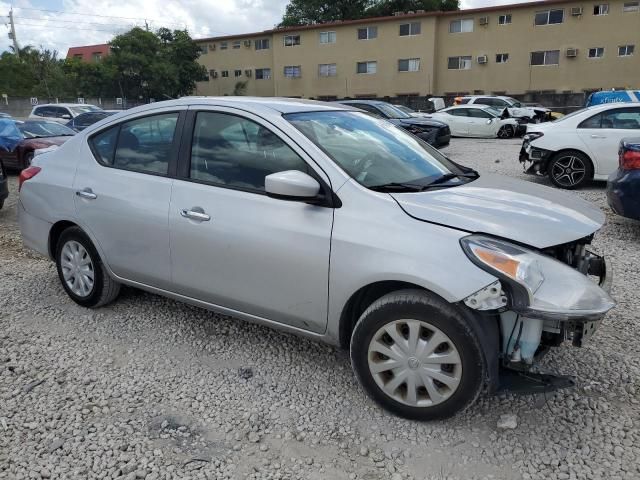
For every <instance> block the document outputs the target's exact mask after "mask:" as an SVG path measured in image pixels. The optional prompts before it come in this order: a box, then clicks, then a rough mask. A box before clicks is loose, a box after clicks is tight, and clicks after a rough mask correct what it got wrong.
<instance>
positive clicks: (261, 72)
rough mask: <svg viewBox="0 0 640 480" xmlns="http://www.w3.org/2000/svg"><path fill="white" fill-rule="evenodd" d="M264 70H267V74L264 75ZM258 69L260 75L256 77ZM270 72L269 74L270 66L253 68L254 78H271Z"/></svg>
mask: <svg viewBox="0 0 640 480" xmlns="http://www.w3.org/2000/svg"><path fill="white" fill-rule="evenodd" d="M265 70H269V76H267V77H265V76H264V71H265ZM258 71H260V75H261V76H260V77H258ZM271 77H272V74H271V67H264V68H256V69H255V74H254V78H255V79H256V80H271Z"/></svg>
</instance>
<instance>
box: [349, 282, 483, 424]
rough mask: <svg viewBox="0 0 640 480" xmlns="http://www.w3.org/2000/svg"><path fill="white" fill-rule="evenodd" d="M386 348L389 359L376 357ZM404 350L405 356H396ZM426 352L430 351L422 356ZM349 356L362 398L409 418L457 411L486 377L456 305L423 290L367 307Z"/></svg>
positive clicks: (478, 347) (398, 294)
mask: <svg viewBox="0 0 640 480" xmlns="http://www.w3.org/2000/svg"><path fill="white" fill-rule="evenodd" d="M385 329H386V330H385ZM388 332H391V333H392V334H393V337H392V336H391V335H390V334H389V333H388ZM409 332H416V333H411V334H410V333H409ZM436 335H438V337H436ZM394 338H395V339H396V340H398V341H395V340H394ZM410 338H414V339H417V340H416V341H415V343H414V344H415V345H417V346H418V348H417V349H413V350H411V349H410V347H408V345H409V339H410ZM436 338H437V339H438V340H436ZM389 340H391V342H389ZM403 341H404V342H406V343H403ZM435 342H438V343H437V344H436V343H435ZM385 347H386V348H387V350H386V352H387V353H389V354H393V355H387V356H385V355H384V354H381V352H380V350H382V351H385ZM436 347H437V348H436ZM407 349H408V351H409V352H410V353H408V354H404V353H398V352H406V351H407ZM420 349H422V358H420V357H421V355H420V353H419V351H420ZM425 350H426V351H428V350H431V351H433V353H432V354H427V355H425V354H426V351H425ZM350 353H351V365H352V367H353V370H354V372H355V374H356V376H357V378H358V380H359V382H360V384H361V385H362V387H363V388H364V390H365V391H366V392H367V394H368V395H369V396H370V397H371V398H372V399H373V400H374V401H375V402H376V403H378V404H379V405H380V406H381V407H383V408H385V409H386V410H389V411H390V412H392V413H393V414H395V415H398V416H400V417H404V418H408V419H412V420H437V419H443V418H447V417H450V416H452V415H454V414H456V413H458V412H461V411H462V410H464V409H465V408H467V407H468V406H469V405H471V404H472V403H473V402H474V401H475V400H476V399H477V398H478V395H479V394H480V392H481V391H482V389H483V387H484V380H483V379H484V378H486V371H487V367H486V362H485V360H484V358H485V357H484V355H483V353H482V347H481V345H480V340H479V339H478V337H477V336H476V334H475V333H474V331H473V328H472V327H471V325H470V324H469V320H468V319H467V318H466V317H465V316H464V315H463V314H462V313H461V312H459V311H458V310H457V308H456V307H454V306H452V305H451V304H449V303H447V302H446V301H444V300H443V299H441V298H440V297H438V296H436V295H434V294H432V293H429V292H426V291H422V290H401V291H397V292H392V293H389V294H388V295H385V296H383V297H382V298H380V299H378V300H376V301H375V302H374V303H373V304H371V305H370V306H369V308H367V310H366V311H365V312H364V313H363V314H362V316H361V317H360V319H359V320H358V322H357V324H356V326H355V328H354V331H353V335H352V337H351V348H350ZM414 354H415V356H414ZM444 356H446V357H444ZM444 358H446V359H448V360H451V362H452V363H447V362H446V360H444ZM396 365H397V367H396ZM391 366H393V369H391ZM429 366H430V368H429ZM372 368H374V369H376V370H377V371H376V372H374V371H372ZM403 377H404V380H403ZM409 377H412V378H409ZM436 377H437V378H436ZM445 378H446V380H445ZM440 379H441V380H444V381H446V382H447V384H445V383H443V382H442V381H441V380H440ZM414 382H415V383H414ZM411 386H413V389H411ZM383 388H386V389H387V391H390V392H391V393H387V391H385V390H384V389H383ZM411 391H413V392H415V394H411V393H410V392H411Z"/></svg>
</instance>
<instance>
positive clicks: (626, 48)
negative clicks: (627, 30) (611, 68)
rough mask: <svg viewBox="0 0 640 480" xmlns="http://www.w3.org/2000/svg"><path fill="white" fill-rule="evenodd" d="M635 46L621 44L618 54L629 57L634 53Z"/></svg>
mask: <svg viewBox="0 0 640 480" xmlns="http://www.w3.org/2000/svg"><path fill="white" fill-rule="evenodd" d="M635 48H636V47H635V45H620V46H619V47H618V56H620V57H629V56H631V55H633V51H634V50H635Z"/></svg>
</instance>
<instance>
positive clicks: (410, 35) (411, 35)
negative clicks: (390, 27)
mask: <svg viewBox="0 0 640 480" xmlns="http://www.w3.org/2000/svg"><path fill="white" fill-rule="evenodd" d="M406 25H408V27H409V30H408V32H407V33H406V34H404V35H403V34H402V27H404V26H406ZM416 25H417V28H418V32H417V33H416V32H414V31H413V30H414V29H413V27H415V26H416ZM398 30H399V31H398V36H399V37H415V36H416V35H422V23H421V22H407V23H401V24H400V25H399V26H398Z"/></svg>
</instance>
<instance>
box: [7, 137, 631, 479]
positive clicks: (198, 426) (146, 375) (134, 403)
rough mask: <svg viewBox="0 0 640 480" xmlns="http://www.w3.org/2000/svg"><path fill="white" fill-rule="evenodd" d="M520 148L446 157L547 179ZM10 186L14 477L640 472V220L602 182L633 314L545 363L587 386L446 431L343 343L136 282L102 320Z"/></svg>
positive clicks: (492, 145)
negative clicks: (369, 389)
mask: <svg viewBox="0 0 640 480" xmlns="http://www.w3.org/2000/svg"><path fill="white" fill-rule="evenodd" d="M519 145H520V142H519V141H518V140H506V141H497V140H469V139H454V140H452V143H451V145H450V146H449V147H448V148H446V149H445V150H444V151H445V153H446V154H447V155H449V156H450V157H451V158H452V159H454V160H456V161H458V162H461V163H463V164H465V165H468V166H471V167H473V168H476V169H478V170H479V171H480V172H481V173H487V172H496V173H501V174H506V175H509V176H512V177H518V178H523V179H525V180H526V181H538V182H541V183H546V181H545V180H541V179H532V178H531V177H529V176H526V175H524V174H522V169H521V167H520V165H519V164H518V162H517V160H516V159H517V154H518V150H519ZM10 188H11V197H10V199H9V201H8V203H7V204H6V206H5V208H4V209H3V210H0V479H39V478H51V479H88V478H91V479H93V478H96V479H99V478H105V479H106V478H109V479H111V478H120V479H126V480H134V479H147V480H158V479H173V478H185V479H186V478H188V479H219V478H222V479H224V478H233V479H236V478H237V479H321V478H322V479H324V478H327V479H369V480H373V479H392V480H402V479H429V480H431V479H434V480H436V479H437V480H445V479H450V480H468V479H476V480H480V479H487V480H488V479H514V480H515V479H557V480H561V479H611V480H616V479H625V480H630V479H638V478H640V425H639V423H640V403H639V397H638V392H639V391H640V380H639V379H640V341H639V340H638V339H639V338H640V323H639V321H638V320H639V317H640V313H639V312H640V301H639V300H638V298H639V295H638V293H639V292H640V248H639V247H640V224H639V223H637V222H631V221H627V220H625V219H623V218H620V217H617V216H614V215H613V214H612V212H611V211H610V210H609V209H608V207H607V206H606V201H605V196H604V185H603V184H594V185H592V186H590V187H588V188H586V189H584V190H581V191H579V192H570V193H568V195H579V196H581V197H583V198H586V199H588V200H590V201H592V202H594V203H596V204H597V205H598V206H599V207H601V208H602V209H603V210H604V211H605V212H606V214H607V223H606V225H605V226H604V227H603V229H602V230H601V232H600V233H599V234H598V235H597V237H596V239H595V242H594V249H595V250H596V251H598V252H600V253H604V254H606V255H608V256H609V258H610V259H611V261H612V263H613V266H614V271H615V279H614V284H613V287H614V290H613V295H614V297H615V298H616V299H617V301H618V302H619V304H618V307H617V308H616V309H615V310H614V311H613V312H612V313H611V314H610V315H609V316H608V317H607V319H606V320H605V321H604V323H603V325H602V327H601V329H600V330H599V332H598V333H597V334H596V336H595V337H594V339H593V342H592V343H591V344H589V345H588V346H586V347H584V348H582V349H576V348H573V347H570V346H562V347H561V348H558V349H556V350H555V351H553V352H552V353H551V354H550V355H548V356H547V358H546V359H545V365H544V366H545V367H546V368H549V369H553V370H555V371H559V372H561V373H564V374H569V375H575V376H576V378H577V387H576V388H574V389H571V390H564V391H561V392H557V393H555V394H549V395H547V396H546V397H543V398H537V397H532V396H524V397H514V396H501V397H482V398H481V399H480V400H479V401H478V402H477V403H476V404H475V405H474V406H472V407H471V408H470V409H469V410H467V411H466V412H464V413H462V414H460V415H458V416H456V417H454V418H453V419H450V420H447V421H443V422H432V423H418V422H412V421H407V420H402V419H398V418H396V417H393V416H392V415H390V414H388V413H386V412H384V411H383V410H381V409H380V408H378V407H377V406H375V405H374V404H373V403H372V402H371V401H370V400H369V399H368V398H367V397H366V396H365V395H364V393H363V392H362V391H361V389H360V388H359V387H358V385H357V384H356V381H355V378H354V375H353V373H352V372H351V368H350V363H349V359H348V355H347V354H346V353H345V352H342V351H339V350H337V349H334V348H332V347H328V346H325V345H321V344H317V343H313V342H311V341H307V340H304V339H300V338H297V337H294V336H291V335H288V334H283V333H278V332H275V331H273V330H269V329H267V328H264V327H260V326H255V325H251V324H248V323H244V322H241V321H237V320H234V319H233V318H229V317H225V316H221V315H217V314H215V313H211V312H208V311H205V310H201V309H198V308H195V307H191V306H187V305H184V304H180V303H177V302H174V301H171V300H168V299H165V298H162V297H158V296H155V295H151V294H147V293H144V292H141V291H138V290H134V289H129V288H125V289H123V292H122V295H121V296H120V298H119V300H118V301H117V302H116V303H114V304H112V305H109V306H107V307H104V308H102V309H99V310H87V309H83V308H81V307H79V306H77V305H76V304H74V303H73V302H71V300H69V299H68V298H67V296H66V295H65V293H64V292H63V290H62V287H61V286H60V284H59V282H58V278H57V275H56V272H55V267H54V264H53V263H50V262H49V261H47V260H46V259H43V258H41V257H39V256H37V255H35V254H33V253H31V252H29V251H27V250H25V249H24V248H23V247H22V245H21V241H20V237H19V232H18V228H17V224H16V218H15V203H16V190H17V179H16V177H15V176H13V177H12V178H11V185H10ZM503 415H508V416H509V417H508V419H509V422H508V423H509V428H504V429H503V428H498V425H497V424H498V422H499V421H500V420H501V417H502V416H503ZM505 418H507V417H502V420H503V421H504V420H505ZM514 425H515V428H510V427H512V426H514Z"/></svg>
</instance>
